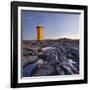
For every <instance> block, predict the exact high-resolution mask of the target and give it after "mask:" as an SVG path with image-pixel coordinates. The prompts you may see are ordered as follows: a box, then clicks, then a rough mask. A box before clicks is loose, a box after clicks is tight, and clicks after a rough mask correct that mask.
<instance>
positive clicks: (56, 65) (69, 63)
mask: <svg viewBox="0 0 90 90" xmlns="http://www.w3.org/2000/svg"><path fill="white" fill-rule="evenodd" d="M21 64H22V65H21V66H22V67H21V68H22V77H32V76H52V75H73V74H79V40H71V39H66V38H63V39H58V40H43V41H36V40H24V41H23V45H22V61H21Z"/></svg>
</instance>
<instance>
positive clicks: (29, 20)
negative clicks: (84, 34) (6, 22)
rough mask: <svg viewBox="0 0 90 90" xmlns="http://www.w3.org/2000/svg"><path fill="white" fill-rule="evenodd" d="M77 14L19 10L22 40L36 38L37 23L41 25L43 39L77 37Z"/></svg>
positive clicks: (78, 36)
mask: <svg viewBox="0 0 90 90" xmlns="http://www.w3.org/2000/svg"><path fill="white" fill-rule="evenodd" d="M79 16H80V14H76V13H62V12H40V11H30V10H22V11H21V29H22V38H23V40H36V39H37V29H36V27H37V25H42V26H43V30H44V39H59V38H71V39H79V38H80V35H79V34H80V33H79Z"/></svg>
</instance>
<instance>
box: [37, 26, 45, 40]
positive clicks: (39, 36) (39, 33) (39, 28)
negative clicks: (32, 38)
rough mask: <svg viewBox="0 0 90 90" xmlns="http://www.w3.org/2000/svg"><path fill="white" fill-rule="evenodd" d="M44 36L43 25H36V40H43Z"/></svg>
mask: <svg viewBox="0 0 90 90" xmlns="http://www.w3.org/2000/svg"><path fill="white" fill-rule="evenodd" d="M43 38H44V36H43V27H42V25H38V26H37V40H39V41H41V40H43Z"/></svg>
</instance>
